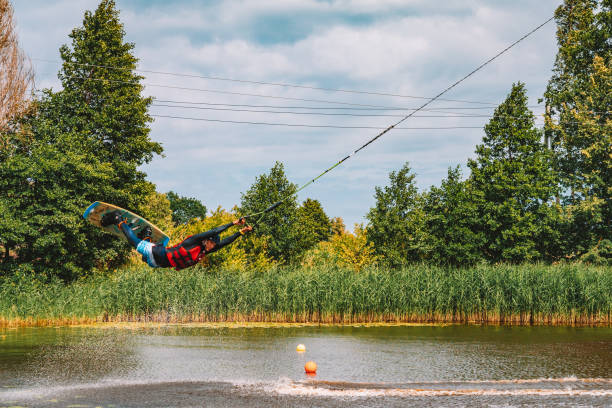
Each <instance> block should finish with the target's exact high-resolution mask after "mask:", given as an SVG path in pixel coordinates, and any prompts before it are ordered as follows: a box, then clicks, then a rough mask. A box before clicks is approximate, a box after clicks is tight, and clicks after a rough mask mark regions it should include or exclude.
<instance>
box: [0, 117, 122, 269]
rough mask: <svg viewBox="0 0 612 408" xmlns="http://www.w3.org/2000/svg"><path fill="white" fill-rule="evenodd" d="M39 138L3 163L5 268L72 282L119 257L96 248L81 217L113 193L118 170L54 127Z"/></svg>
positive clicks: (40, 131) (0, 224)
mask: <svg viewBox="0 0 612 408" xmlns="http://www.w3.org/2000/svg"><path fill="white" fill-rule="evenodd" d="M35 134H36V139H35V141H34V142H32V143H30V144H29V145H28V148H27V150H26V149H13V150H12V152H11V153H10V154H6V155H3V157H2V160H0V191H2V192H3V194H2V198H0V207H1V209H2V211H3V215H2V217H1V218H0V237H2V239H1V241H2V245H3V246H4V249H5V254H4V259H3V262H2V265H1V269H2V270H4V272H5V273H6V272H8V271H10V270H12V268H15V267H17V266H19V267H22V268H29V269H31V270H34V271H37V272H39V273H46V274H53V275H57V276H59V277H61V278H63V279H65V280H72V279H74V278H76V277H78V276H81V275H83V274H85V273H87V272H88V271H89V270H91V269H92V268H93V267H94V266H98V264H99V263H101V262H108V261H110V260H111V259H113V258H116V257H117V256H118V253H117V252H116V251H112V250H109V249H107V250H106V251H105V252H104V253H100V251H99V250H98V248H96V246H95V245H92V242H91V240H90V237H89V236H88V235H87V234H86V233H85V231H86V230H88V229H90V228H89V227H88V226H86V225H85V222H84V221H83V219H82V216H81V215H82V213H83V209H84V208H85V206H86V205H87V204H89V203H90V202H91V201H92V200H93V197H94V196H95V195H96V194H103V193H104V189H105V188H108V187H107V186H108V185H109V179H110V178H111V177H112V169H111V168H110V166H109V165H108V164H105V163H101V162H100V161H99V160H98V158H97V157H96V156H95V155H93V154H92V153H91V152H88V151H86V150H85V151H79V150H78V149H75V148H72V146H71V144H70V142H71V141H72V140H73V136H74V135H71V134H63V133H61V132H60V131H59V130H58V129H57V128H54V127H50V126H39V127H37V128H36V129H35ZM95 232H96V233H98V234H99V235H102V232H101V231H100V230H98V229H95ZM99 238H100V239H102V238H103V237H101V236H100V237H99ZM105 238H106V239H108V236H107V237H105ZM109 241H117V240H114V239H109ZM9 251H10V252H11V255H12V256H9ZM13 257H14V258H15V259H14V260H13V259H12V258H13Z"/></svg>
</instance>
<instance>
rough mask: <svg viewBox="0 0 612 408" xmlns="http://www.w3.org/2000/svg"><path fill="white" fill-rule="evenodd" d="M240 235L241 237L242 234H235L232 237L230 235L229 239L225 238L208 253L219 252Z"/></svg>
mask: <svg viewBox="0 0 612 408" xmlns="http://www.w3.org/2000/svg"><path fill="white" fill-rule="evenodd" d="M240 235H242V234H241V233H240V232H237V233H235V234H233V235H230V236H229V237H226V238H224V239H222V240H221V242H219V245H217V246H215V248H214V249H213V250H212V251H210V252H209V253H212V252H216V251H218V250H220V249H221V248H223V247H224V246H226V245H229V244H231V243H232V242H234V241H235V240H236V238H238V237H239V236H240Z"/></svg>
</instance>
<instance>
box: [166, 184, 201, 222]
mask: <svg viewBox="0 0 612 408" xmlns="http://www.w3.org/2000/svg"><path fill="white" fill-rule="evenodd" d="M166 197H167V198H168V200H169V201H170V209H171V210H172V221H174V224H175V225H179V224H186V223H187V222H189V220H191V219H193V218H199V219H204V218H206V206H204V204H202V202H201V201H200V200H198V199H196V198H191V197H183V196H179V195H178V194H176V193H175V192H174V191H169V192H167V193H166Z"/></svg>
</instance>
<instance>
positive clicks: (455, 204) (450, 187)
mask: <svg viewBox="0 0 612 408" xmlns="http://www.w3.org/2000/svg"><path fill="white" fill-rule="evenodd" d="M423 211H424V212H425V213H426V214H427V216H426V221H425V223H426V229H427V231H428V234H429V237H428V241H429V255H428V260H429V261H430V262H433V263H435V264H442V265H473V264H475V263H477V262H478V261H480V259H481V253H480V250H481V247H482V245H483V239H484V236H483V233H482V231H481V229H480V226H479V221H480V219H479V218H478V207H477V205H476V200H475V198H474V191H472V186H471V184H470V183H469V182H465V181H462V180H461V170H460V169H459V166H457V167H456V168H454V169H453V168H449V169H448V175H447V177H446V179H445V180H442V184H441V186H440V187H435V186H432V187H431V188H430V190H429V192H428V193H427V194H425V199H424V203H423Z"/></svg>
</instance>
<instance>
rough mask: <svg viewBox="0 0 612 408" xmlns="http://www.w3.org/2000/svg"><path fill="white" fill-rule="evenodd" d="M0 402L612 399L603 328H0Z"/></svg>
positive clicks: (542, 402)
mask: <svg viewBox="0 0 612 408" xmlns="http://www.w3.org/2000/svg"><path fill="white" fill-rule="evenodd" d="M300 343H302V344H304V345H305V346H306V352H305V353H297V352H296V351H295V348H296V346H297V344H300ZM309 360H313V361H315V362H316V363H317V365H318V372H317V375H316V376H314V377H308V376H306V374H305V373H304V364H305V363H306V362H307V361H309ZM4 406H21V407H74V408H76V407H236V406H238V407H241V406H248V407H270V406H272V407H275V406H279V407H281V406H282V407H287V406H289V407H293V406H295V407H362V406H363V407H389V406H391V407H395V406H397V407H404V406H432V407H438V406H443V407H473V406H491V407H514V406H530V407H531V406H541V407H550V406H558V407H565V406H567V407H576V406H578V407H591V406H594V407H612V328H609V327H599V328H593V327H583V328H571V327H516V326H515V327H499V326H463V325H450V326H385V327H317V326H311V327H242V328H222V327H216V328H215V327H196V326H130V325H128V326H119V327H110V326H109V327H94V328H92V327H73V328H28V329H0V407H4Z"/></svg>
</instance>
